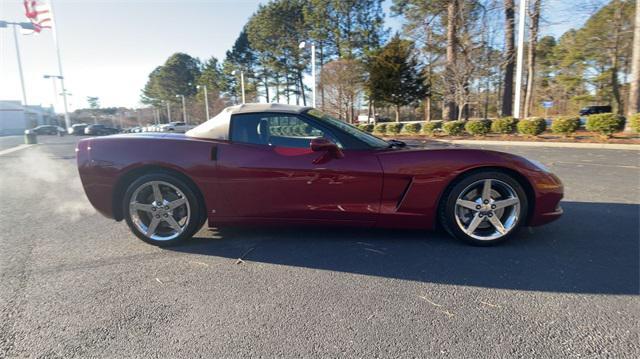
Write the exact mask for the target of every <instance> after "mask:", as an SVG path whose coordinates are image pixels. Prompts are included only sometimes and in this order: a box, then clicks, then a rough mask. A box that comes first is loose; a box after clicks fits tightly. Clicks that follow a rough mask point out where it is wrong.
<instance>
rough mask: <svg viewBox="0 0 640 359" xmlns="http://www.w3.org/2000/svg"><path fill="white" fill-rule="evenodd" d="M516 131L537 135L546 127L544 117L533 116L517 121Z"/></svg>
mask: <svg viewBox="0 0 640 359" xmlns="http://www.w3.org/2000/svg"><path fill="white" fill-rule="evenodd" d="M517 127H518V132H520V133H521V134H523V135H527V136H538V135H539V134H541V133H543V132H544V131H545V130H546V129H547V122H545V120H544V118H540V117H534V118H528V119H526V120H520V121H518V125H517Z"/></svg>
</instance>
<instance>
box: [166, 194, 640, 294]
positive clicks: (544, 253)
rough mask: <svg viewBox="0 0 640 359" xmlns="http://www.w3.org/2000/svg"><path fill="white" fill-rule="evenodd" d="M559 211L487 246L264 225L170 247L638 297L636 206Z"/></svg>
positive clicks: (435, 279) (445, 280) (573, 206)
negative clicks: (547, 220) (546, 222)
mask: <svg viewBox="0 0 640 359" xmlns="http://www.w3.org/2000/svg"><path fill="white" fill-rule="evenodd" d="M563 207H564V209H565V215H564V216H563V217H562V218H561V219H560V220H558V221H556V222H554V223H552V224H549V225H547V226H543V227H536V228H524V229H522V231H521V232H520V233H519V234H518V236H516V237H514V238H513V239H512V240H511V241H509V242H507V243H504V244H503V245H500V246H496V247H489V248H478V247H472V246H468V245H466V244H464V243H461V242H458V241H456V240H454V239H451V238H449V237H447V236H446V235H444V234H442V233H439V232H416V231H403V230H379V229H344V228H334V229H322V228H289V229H274V228H271V229H224V230H221V231H219V232H217V233H214V235H213V238H206V237H202V236H201V237H197V238H194V239H193V240H192V241H190V242H189V243H188V244H185V245H183V246H180V247H174V248H171V249H170V250H174V251H179V252H183V253H197V254H202V255H210V256H217V257H226V258H230V259H237V258H239V257H241V256H242V258H243V259H244V260H245V261H254V262H264V263H272V264H280V265H287V266H296V267H305V268H313V269H321V270H329V271H337V272H346V273H356V274H362V275H370V276H378V277H385V278H393V279H403V280H412V281H419V282H428V283H441V284H454V285H467V286H476V287H487V288H500V289H516V290H531V291H545V292H565V293H592V294H638V291H639V281H640V278H639V271H640V268H639V258H638V256H639V253H640V248H639V241H640V234H639V227H640V213H639V210H640V206H639V205H637V204H616V203H582V202H563ZM201 233H203V232H201Z"/></svg>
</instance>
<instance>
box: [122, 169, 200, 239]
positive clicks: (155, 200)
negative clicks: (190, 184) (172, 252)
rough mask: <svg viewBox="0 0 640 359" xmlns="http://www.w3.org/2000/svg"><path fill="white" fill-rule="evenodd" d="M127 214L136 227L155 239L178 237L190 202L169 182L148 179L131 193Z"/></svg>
mask: <svg viewBox="0 0 640 359" xmlns="http://www.w3.org/2000/svg"><path fill="white" fill-rule="evenodd" d="M129 215H130V216H131V221H132V222H133V224H134V225H135V226H136V228H137V229H138V231H140V232H141V233H143V234H144V235H145V236H146V237H147V238H149V239H152V240H155V241H168V240H171V239H174V238H176V237H178V236H179V235H180V234H181V233H182V232H184V230H185V228H186V227H187V225H188V224H189V219H190V217H191V205H190V204H189V201H188V200H187V197H186V196H185V195H184V193H182V191H180V189H178V188H177V187H176V186H174V185H172V184H171V183H168V182H164V181H150V182H146V183H143V184H142V185H140V186H139V187H138V188H136V190H135V191H134V192H133V194H132V195H131V201H130V202H129Z"/></svg>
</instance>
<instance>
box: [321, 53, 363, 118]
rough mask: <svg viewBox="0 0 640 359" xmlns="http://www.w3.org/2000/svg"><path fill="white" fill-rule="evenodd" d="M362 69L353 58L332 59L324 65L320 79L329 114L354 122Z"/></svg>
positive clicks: (360, 88)
mask: <svg viewBox="0 0 640 359" xmlns="http://www.w3.org/2000/svg"><path fill="white" fill-rule="evenodd" d="M362 71H363V69H362V66H361V65H360V63H358V62H357V61H355V60H347V59H342V60H334V61H331V62H329V63H326V64H325V65H324V68H323V71H322V74H321V76H320V81H321V84H322V87H323V88H324V91H325V101H326V103H325V110H326V111H327V112H328V113H329V114H331V115H334V116H335V117H338V118H340V119H343V120H345V121H347V122H354V120H355V118H356V114H355V105H356V101H357V100H358V99H359V97H360V94H361V92H362Z"/></svg>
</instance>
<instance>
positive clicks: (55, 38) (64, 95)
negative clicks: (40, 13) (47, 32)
mask: <svg viewBox="0 0 640 359" xmlns="http://www.w3.org/2000/svg"><path fill="white" fill-rule="evenodd" d="M49 7H50V9H51V25H52V26H51V28H52V29H51V30H53V32H52V34H53V42H54V44H55V45H56V55H57V56H58V72H59V74H58V75H60V86H61V87H62V101H63V103H64V123H65V125H66V126H67V128H71V119H69V108H68V106H67V88H66V87H64V74H63V73H62V60H61V59H60V44H59V43H58V26H57V25H56V17H55V12H54V11H53V0H49Z"/></svg>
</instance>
